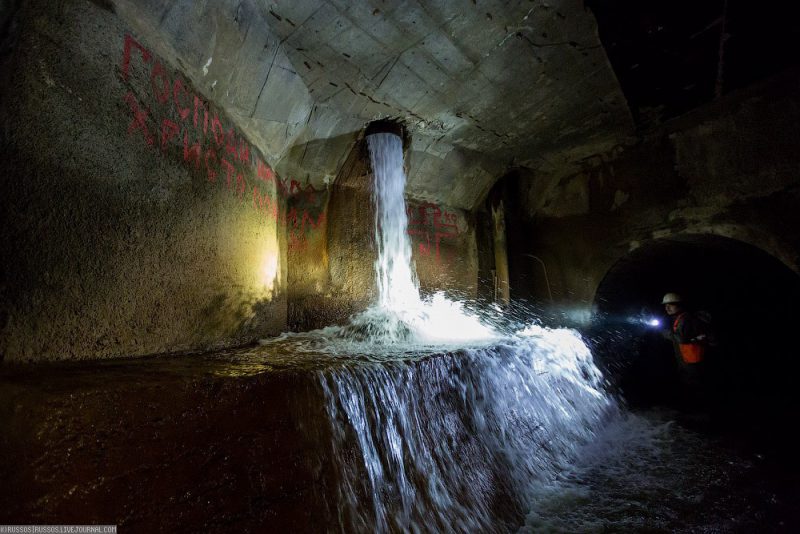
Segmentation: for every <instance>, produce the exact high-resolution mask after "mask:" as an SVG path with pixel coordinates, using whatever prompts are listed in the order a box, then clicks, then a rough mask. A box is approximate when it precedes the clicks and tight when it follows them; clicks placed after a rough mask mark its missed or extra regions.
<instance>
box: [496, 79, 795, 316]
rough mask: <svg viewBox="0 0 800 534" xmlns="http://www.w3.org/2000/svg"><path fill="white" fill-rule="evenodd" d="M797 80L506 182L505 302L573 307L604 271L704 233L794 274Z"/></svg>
mask: <svg viewBox="0 0 800 534" xmlns="http://www.w3.org/2000/svg"><path fill="white" fill-rule="evenodd" d="M799 79H800V77H798V73H797V72H796V71H791V72H787V73H785V74H784V75H782V76H780V77H778V78H775V79H773V80H771V81H769V82H767V83H765V84H762V85H759V86H754V87H751V88H749V89H748V90H746V91H741V92H739V93H736V94H732V95H729V96H728V97H726V98H724V99H722V100H720V101H718V102H716V103H714V104H712V105H710V106H707V107H705V108H702V109H698V110H696V111H695V112H692V113H690V114H687V115H685V116H683V117H681V118H680V119H677V120H674V121H672V122H671V123H667V124H666V125H665V127H664V128H662V129H660V130H658V131H655V132H652V133H650V134H648V135H646V136H644V137H643V138H642V139H641V141H640V142H639V144H638V145H635V146H631V147H627V148H623V147H619V148H618V149H616V150H614V151H612V152H611V153H607V154H602V155H598V156H596V157H594V158H590V159H588V160H586V161H585V162H584V171H583V172H579V173H576V174H570V175H568V176H564V177H562V178H560V179H559V178H557V177H556V179H553V178H554V177H552V176H550V177H548V176H533V177H531V176H523V177H519V178H518V179H517V180H515V181H513V182H510V183H508V184H507V188H506V198H507V199H508V200H509V201H510V203H511V204H512V205H513V207H511V208H510V209H508V210H507V213H508V223H507V224H508V232H509V240H510V243H509V255H510V260H511V262H512V268H511V271H512V272H511V278H512V279H511V285H512V296H513V297H515V298H532V299H534V300H538V301H542V302H546V301H547V299H548V293H547V287H546V281H545V277H544V272H543V268H542V266H541V264H539V262H538V261H537V260H535V259H534V258H532V257H531V255H534V256H536V257H538V258H540V259H541V260H543V262H544V264H545V266H546V269H547V271H548V274H549V282H550V286H551V289H552V292H553V294H554V298H555V300H556V301H557V302H558V303H560V304H562V305H566V306H570V305H579V306H585V305H588V304H589V303H591V302H592V300H593V298H594V293H595V291H596V288H597V287H598V285H599V283H600V281H601V280H602V278H603V276H604V275H605V274H606V272H607V271H608V269H609V268H610V267H611V266H612V265H614V263H615V262H617V261H618V260H619V259H620V258H623V257H624V256H625V255H626V254H628V253H629V252H630V251H632V250H635V249H636V248H637V247H639V246H641V245H643V244H645V243H648V242H650V241H652V240H657V239H670V238H676V237H681V236H688V235H695V234H710V235H717V236H723V237H730V238H733V239H737V240H739V241H742V242H744V243H748V244H751V245H754V246H756V247H758V248H760V249H762V250H764V251H766V252H767V253H769V254H770V255H772V256H774V257H775V258H777V259H779V260H780V261H781V262H783V263H784V264H785V265H786V266H787V267H789V268H790V269H792V270H794V271H795V272H800V219H798V218H799V217H800V213H798V210H797V206H798V202H799V201H800V188H798V185H800V156H798V153H797V150H796V145H797V139H798V137H799V136H800V126H798V118H800V98H799V97H798V95H799V94H800V91H798V89H800V81H799Z"/></svg>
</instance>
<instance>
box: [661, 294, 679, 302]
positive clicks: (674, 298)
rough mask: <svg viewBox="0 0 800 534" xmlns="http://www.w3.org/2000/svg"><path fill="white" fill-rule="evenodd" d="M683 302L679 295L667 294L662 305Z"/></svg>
mask: <svg viewBox="0 0 800 534" xmlns="http://www.w3.org/2000/svg"><path fill="white" fill-rule="evenodd" d="M680 302H683V298H681V296H680V295H678V294H677V293H667V294H666V295H664V298H663V299H661V304H678V303H680Z"/></svg>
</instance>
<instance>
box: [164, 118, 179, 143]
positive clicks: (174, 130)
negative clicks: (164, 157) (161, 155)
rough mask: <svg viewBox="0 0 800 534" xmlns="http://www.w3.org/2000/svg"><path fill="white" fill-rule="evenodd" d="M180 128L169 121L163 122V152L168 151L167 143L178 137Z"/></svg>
mask: <svg viewBox="0 0 800 534" xmlns="http://www.w3.org/2000/svg"><path fill="white" fill-rule="evenodd" d="M179 130H180V128H179V127H178V125H177V124H175V123H174V122H172V121H171V120H169V119H164V120H163V121H161V150H166V149H167V143H168V142H169V140H170V139H172V138H173V137H175V136H176V135H178V131H179Z"/></svg>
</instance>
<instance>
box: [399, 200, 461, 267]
mask: <svg viewBox="0 0 800 534" xmlns="http://www.w3.org/2000/svg"><path fill="white" fill-rule="evenodd" d="M408 235H409V236H411V237H412V239H413V240H414V241H415V242H416V243H417V250H419V252H420V254H422V255H423V256H430V255H431V251H432V250H433V251H434V253H435V254H434V256H435V258H436V260H437V261H441V260H443V259H444V258H443V255H442V250H441V248H440V244H441V242H442V240H443V239H453V238H456V237H458V224H457V216H456V214H455V213H450V212H447V211H445V210H442V209H441V208H439V206H437V205H436V204H431V203H425V204H422V205H420V206H418V207H417V208H416V209H414V208H411V207H409V208H408Z"/></svg>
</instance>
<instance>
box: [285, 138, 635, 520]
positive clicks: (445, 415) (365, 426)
mask: <svg viewBox="0 0 800 534" xmlns="http://www.w3.org/2000/svg"><path fill="white" fill-rule="evenodd" d="M368 144H369V151H370V157H371V162H372V168H373V172H374V176H375V184H374V194H373V198H374V201H375V204H376V214H377V215H376V221H375V231H376V242H377V244H378V247H377V248H378V258H377V260H376V263H375V271H376V278H377V282H378V288H377V289H378V291H377V294H378V298H377V301H376V303H375V304H374V306H372V307H371V308H369V309H368V310H366V311H365V312H363V313H361V314H359V315H357V316H355V317H353V318H352V319H351V321H350V323H349V324H348V325H346V326H344V327H329V328H326V329H323V330H319V331H316V332H312V333H307V334H302V335H299V336H294V343H296V350H300V351H302V350H309V351H314V352H323V353H326V354H328V355H329V357H331V358H340V359H342V361H343V362H344V363H343V364H342V365H339V366H336V367H335V368H333V369H327V370H325V371H320V372H319V379H320V383H321V384H322V387H323V390H324V393H325V398H326V403H327V406H326V411H327V414H328V417H329V420H330V423H331V434H332V438H333V443H332V445H331V446H332V449H331V451H330V454H331V458H332V459H333V461H334V465H333V467H332V469H333V471H334V472H335V480H336V483H335V485H336V487H337V488H338V489H337V491H336V492H335V495H332V496H331V498H332V499H333V502H331V503H330V506H329V508H330V510H332V514H333V515H335V516H336V517H335V521H338V523H339V527H340V528H341V529H342V530H343V531H347V532H351V531H361V532H376V531H377V532H389V531H411V532H472V531H506V530H509V529H512V528H513V525H515V524H516V525H519V524H521V522H522V520H523V518H524V517H525V516H526V515H527V514H528V513H529V512H530V505H531V503H532V502H534V501H535V500H536V495H537V494H539V493H540V492H541V491H540V490H541V488H545V487H550V486H551V484H552V483H553V482H554V481H555V480H557V478H558V477H559V474H560V473H562V472H564V470H565V469H567V468H568V467H569V466H570V465H571V464H572V463H574V462H575V461H576V458H577V454H578V451H579V450H581V448H583V447H585V446H587V444H589V443H591V442H592V440H593V439H594V438H595V437H596V435H597V434H598V432H599V431H600V430H601V429H602V428H603V427H604V425H606V424H608V422H609V421H612V420H614V419H615V418H617V417H618V416H619V408H618V406H617V404H616V402H615V401H614V399H613V398H611V397H610V396H608V395H607V394H606V392H605V391H604V383H603V377H602V375H601V374H600V372H599V371H598V369H597V367H595V365H594V363H593V361H592V355H591V353H590V352H589V349H588V348H587V346H586V345H585V344H584V343H583V341H582V340H581V339H580V337H579V336H578V334H577V333H575V332H574V331H570V330H564V329H558V330H550V329H546V328H541V327H539V326H536V325H529V326H527V327H525V328H521V329H517V330H516V331H513V332H509V331H507V330H502V329H499V328H497V327H495V326H492V325H491V324H487V323H486V322H485V320H484V321H482V320H481V319H480V318H479V317H478V316H477V315H476V314H475V313H472V312H470V311H468V310H467V309H466V308H467V306H465V305H464V304H462V303H459V302H454V301H451V300H448V299H447V298H445V297H444V296H443V295H441V294H437V295H434V296H432V297H431V298H428V299H423V298H422V297H421V296H420V291H419V289H418V284H417V283H416V280H415V276H414V270H413V267H412V262H411V246H410V243H409V240H408V236H407V233H406V227H407V219H406V209H405V201H404V197H403V190H404V187H405V175H404V171H403V159H402V142H401V139H400V138H399V137H398V136H395V135H392V134H375V135H371V136H369V137H368ZM286 340H287V338H286V337H284V338H283V340H282V342H286Z"/></svg>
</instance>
